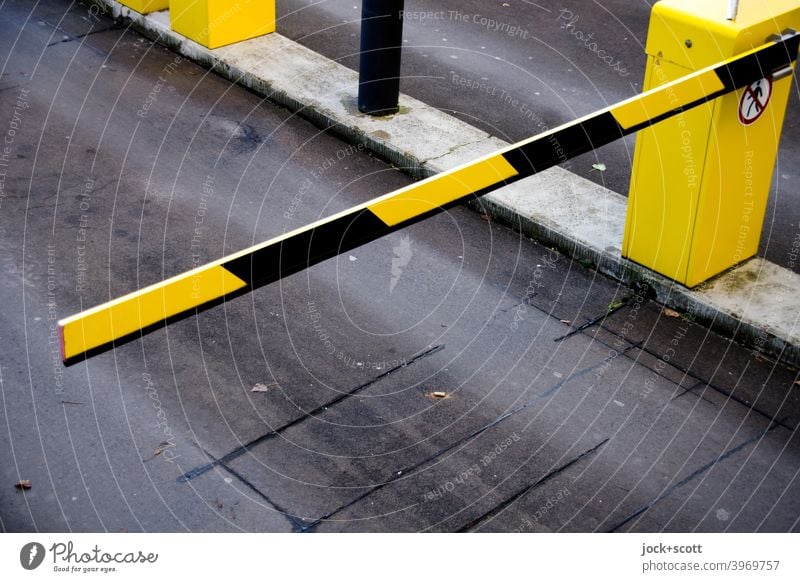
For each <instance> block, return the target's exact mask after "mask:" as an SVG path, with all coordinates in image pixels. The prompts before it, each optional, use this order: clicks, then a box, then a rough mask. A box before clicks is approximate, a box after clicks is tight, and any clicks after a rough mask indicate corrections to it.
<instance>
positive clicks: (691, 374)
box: [594, 327, 797, 431]
mask: <svg viewBox="0 0 800 582" xmlns="http://www.w3.org/2000/svg"><path fill="white" fill-rule="evenodd" d="M603 329H604V330H606V331H607V332H609V333H610V334H612V335H614V336H615V337H618V338H621V339H622V340H623V341H627V342H629V343H630V340H628V339H626V338H625V337H624V336H623V335H622V334H620V333H617V332H615V331H614V330H611V329H608V328H607V327H604V328H603ZM594 339H595V340H596V341H599V342H600V343H602V344H603V345H606V346H608V347H611V345H610V344H608V343H606V342H604V341H603V340H601V339H598V338H597V337H595V338H594ZM634 347H638V348H639V349H640V350H641V351H642V352H644V353H646V354H648V355H650V356H653V357H654V358H656V359H657V360H659V361H660V360H661V356H660V355H659V354H658V353H656V352H655V351H654V350H652V349H650V348H648V347H646V346H644V345H642V342H639V343H637V344H635V345H634ZM628 350H629V348H626V349H625V357H627V358H629V359H630V360H631V361H632V362H634V363H638V364H640V365H642V366H644V367H645V368H647V369H648V370H650V371H652V372H653V373H655V374H656V376H658V377H659V378H663V379H664V380H666V381H668V382H671V383H673V384H675V385H676V386H680V384H678V383H677V382H675V381H674V380H673V379H671V378H669V377H667V376H665V375H664V374H662V373H660V372H657V371H656V370H653V368H650V367H649V366H646V365H645V364H642V363H641V362H639V361H638V358H632V357H631V356H629V355H628V354H627V351H628ZM667 365H668V366H670V367H672V368H674V369H675V370H678V371H679V372H681V373H682V374H684V375H685V376H687V377H689V378H692V379H693V380H697V384H694V385H693V386H692V387H691V388H683V390H685V391H686V392H693V391H694V390H695V389H696V388H697V387H698V385H705V386H707V387H708V388H711V389H712V390H714V391H715V392H719V393H720V394H722V395H723V396H725V397H726V398H728V399H730V400H733V401H734V402H736V403H737V404H741V405H742V406H744V407H745V408H747V409H748V410H752V411H753V412H755V413H756V414H759V415H761V416H763V417H764V418H766V419H767V420H769V421H770V422H773V423H775V424H777V425H778V426H780V427H782V428H785V429H787V430H791V431H794V430H796V428H797V427H796V426H794V427H793V426H791V425H789V424H787V422H788V417H787V418H781V419H779V418H778V417H777V415H773V414H769V413H767V412H765V411H763V410H761V409H760V408H758V407H756V406H755V404H750V403H749V402H747V401H746V400H742V399H741V398H740V397H738V396H736V395H735V394H734V393H733V391H730V390H726V389H725V388H722V387H720V386H718V385H716V384H715V383H714V382H711V381H708V380H706V379H705V378H702V377H701V376H698V375H697V374H696V373H695V372H693V371H692V370H690V369H687V368H684V367H683V366H680V365H678V364H677V362H675V361H673V360H671V361H669V362H668V363H667ZM737 384H738V382H737ZM681 396H683V394H679V395H678V396H676V398H680V397H681ZM697 396H698V398H702V396H701V395H697ZM704 400H705V399H704ZM756 400H758V398H756ZM707 402H710V401H708V400H707Z"/></svg>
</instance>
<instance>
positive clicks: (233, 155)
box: [0, 0, 800, 532]
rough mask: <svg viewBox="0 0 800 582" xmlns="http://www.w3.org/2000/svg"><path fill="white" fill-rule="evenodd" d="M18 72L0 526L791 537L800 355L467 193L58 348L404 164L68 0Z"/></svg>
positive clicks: (366, 193) (0, 27) (7, 9)
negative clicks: (137, 292) (169, 315)
mask: <svg viewBox="0 0 800 582" xmlns="http://www.w3.org/2000/svg"><path fill="white" fill-rule="evenodd" d="M284 8H285V5H284ZM553 33H554V34H557V29H556V30H555V31H553ZM631 38H632V39H633V38H634V37H631ZM617 40H618V41H619V39H617ZM620 42H621V41H620ZM632 42H633V41H632ZM416 50H419V49H416ZM498 50H499V49H498ZM462 56H463V55H462ZM419 58H423V57H422V56H421V55H420V56H419ZM476 58H478V57H476ZM0 63H2V65H0V66H1V67H2V69H0V134H1V135H2V138H0V139H4V140H5V143H4V144H3V146H4V148H5V149H3V150H1V151H2V152H3V154H4V156H3V158H2V160H0V164H2V165H0V171H2V175H0V178H2V182H0V184H2V189H0V261H2V274H3V276H2V277H0V306H2V307H1V308H0V341H2V345H3V346H4V349H3V350H2V352H0V410H1V411H2V413H0V530H2V531H6V532H11V531H111V532H117V531H132V532H135V531H148V532H151V531H213V532H216V531H276V532H292V531H293V532H300V531H307V532H315V531H320V532H330V531H484V532H488V531H504V532H514V531H520V532H522V531H525V532H527V531H543V532H547V531H651V532H652V531H710V532H717V531H747V532H751V531H780V532H787V531H800V481H799V480H798V471H800V450H799V449H798V434H797V427H798V422H800V389H798V372H797V370H794V369H790V368H788V367H786V366H784V365H781V364H776V363H775V362H772V361H770V360H768V359H764V358H762V357H760V356H759V354H758V353H757V352H755V351H751V350H746V349H744V348H742V347H740V346H738V345H736V344H734V343H730V342H729V341H727V340H725V339H723V338H720V337H718V336H716V335H714V334H712V333H710V332H708V331H707V330H706V329H704V328H702V327H699V326H697V325H695V324H693V323H692V322H691V314H682V316H677V317H676V315H677V314H675V313H670V312H666V311H664V310H663V309H662V307H661V306H659V305H658V304H655V303H653V302H652V301H649V300H648V299H646V297H645V296H644V295H643V294H642V293H639V294H635V293H634V292H633V291H632V290H631V289H627V288H622V287H619V286H617V285H616V284H614V283H612V282H610V281H608V280H607V279H605V278H603V277H601V276H599V275H597V274H596V273H594V272H592V271H590V270H587V269H585V268H583V267H582V266H581V265H579V264H577V263H574V262H572V261H570V260H569V259H567V258H565V257H563V256H561V255H559V254H558V253H556V252H555V251H551V250H549V249H547V248H543V247H541V246H539V245H537V244H536V243H534V242H532V241H530V240H527V239H525V238H524V237H521V236H520V235H519V234H517V233H515V232H513V231H511V230H509V229H507V228H505V227H501V226H498V225H495V224H493V223H491V222H490V221H489V220H487V219H486V218H485V217H482V216H481V215H480V214H479V213H477V212H474V211H471V210H467V209H465V208H456V209H454V210H452V211H450V212H448V213H445V214H443V215H439V216H438V217H435V218H433V219H431V220H428V221H426V222H424V223H420V224H418V225H416V226H414V227H412V228H409V229H408V230H406V231H404V232H403V233H398V234H396V235H393V236H390V237H387V238H385V239H382V240H379V241H376V242H373V243H371V244H369V245H366V246H364V247H361V248H359V249H356V250H355V251H353V252H351V253H347V254H345V255H343V256H340V257H338V258H337V259H334V260H330V261H327V262H325V263H322V264H320V265H317V266H315V267H313V268H311V269H309V270H307V271H306V272H303V273H299V274H297V275H294V276H292V277H289V278H287V279H285V280H283V281H282V282H280V283H279V284H274V285H271V286H268V287H265V288H263V289H260V290H258V291H256V292H255V293H253V294H251V295H249V296H245V297H241V298H238V299H236V300H234V301H230V302H228V303H226V304H225V305H223V306H220V307H218V308H215V309H212V310H210V311H207V312H204V313H202V314H200V315H198V316H197V317H193V318H189V319H186V320H184V321H182V322H180V323H178V324H175V325H173V326H170V327H168V328H165V329H162V330H159V331H157V332H154V333H152V334H150V335H147V336H145V337H144V338H142V339H141V340H140V341H135V342H132V343H128V344H125V345H124V346H121V347H119V348H118V349H116V350H114V351H113V352H109V353H106V354H103V355H100V356H98V357H95V358H93V359H90V360H88V361H86V362H84V363H81V364H78V365H75V366H73V367H70V368H66V369H65V368H63V367H62V366H61V364H60V362H59V361H58V344H57V339H55V338H56V336H55V335H54V331H53V330H54V322H55V320H56V319H58V318H61V317H64V316H67V315H70V314H72V313H74V312H76V311H77V310H79V309H81V308H85V307H89V306H92V305H95V304H98V303H100V302H102V301H105V300H108V299H110V298H113V297H116V296H118V295H120V294H122V293H125V292H128V291H131V290H134V289H136V288H138V287H141V286H143V285H146V284H149V283H152V282H155V281H158V280H161V279H162V278H164V277H165V276H169V275H172V274H175V273H178V272H181V271H183V270H185V269H187V268H190V267H192V266H193V265H196V264H200V263H204V262H206V261H208V260H211V259H214V258H216V257H219V256H221V255H223V254H225V253H229V252H231V251H234V250H237V249H239V248H242V247H244V246H247V245H249V244H251V243H253V241H259V240H263V239H265V238H267V237H270V236H272V235H276V234H279V233H282V232H285V231H288V230H290V229H293V228H296V227H298V226H301V225H303V224H305V223H307V222H310V221H312V220H314V219H316V218H317V217H321V216H326V215H329V214H331V213H333V212H335V211H337V210H340V209H343V208H346V207H349V206H351V205H353V204H356V203H358V202H361V201H365V200H368V199H370V198H372V197H375V196H377V195H379V194H382V193H385V192H388V191H391V190H392V189H395V188H397V187H400V186H402V185H404V184H407V183H409V178H408V177H406V176H404V175H403V174H401V173H400V172H398V171H396V170H395V169H393V168H391V167H390V166H388V165H386V164H384V163H383V162H381V161H378V160H376V159H373V158H372V157H370V156H369V155H367V154H365V153H364V152H363V151H359V150H358V149H357V148H354V147H352V146H349V145H347V144H344V143H342V142H340V141H338V140H337V139H334V138H332V137H330V136H329V135H327V134H326V133H325V132H324V131H322V130H320V129H318V128H316V127H314V126H312V125H310V124H309V123H307V122H304V121H302V120H299V119H297V118H295V117H293V116H292V115H291V114H289V113H287V112H286V111H284V110H282V109H280V108H278V107H274V106H272V105H270V104H269V103H266V102H264V101H263V100H261V99H260V98H259V97H257V96H255V95H253V94H252V93H250V92H247V91H245V90H242V89H240V88H238V87H236V86H233V85H231V84H230V83H228V82H227V81H225V80H223V79H222V78H220V77H217V76H215V75H214V74H213V73H211V72H208V71H205V70H203V69H201V68H199V67H197V66H195V65H193V64H192V63H190V62H188V61H186V60H183V59H180V58H179V57H177V56H176V55H174V54H172V53H170V52H169V51H167V50H166V49H164V48H161V47H159V46H154V45H153V44H152V43H150V42H149V41H146V40H145V39H143V38H141V37H140V36H138V35H137V34H135V33H133V32H129V31H126V30H124V29H121V28H119V26H118V25H116V24H115V23H114V22H112V21H111V20H108V19H105V18H100V17H95V16H94V15H93V14H92V13H91V12H90V11H89V9H88V8H87V7H86V6H83V5H80V4H74V3H72V4H71V3H69V2H66V1H63V0H48V1H46V2H39V3H35V5H34V3H30V2H22V1H18V2H5V3H3V4H2V5H0ZM476 70H477V69H476ZM476 74H479V73H476ZM564 74H566V73H564ZM626 91H628V89H625V87H622V88H621V89H620V90H619V95H624V94H625V93H626ZM603 95H605V96H607V97H609V100H611V98H610V96H613V97H614V98H616V97H617V96H619V95H617V94H613V95H612V94H611V93H603ZM585 106H586V107H587V108H591V104H590V103H588V102H587V103H586V104H585ZM571 113H572V112H570V113H569V114H570V115H571ZM564 116H565V118H566V117H569V115H567V114H566V113H565V114H564ZM423 138H424V137H421V139H423ZM609 165H611V164H609ZM592 322H593V325H590V326H588V327H586V328H585V329H578V328H579V326H582V325H583V324H588V323H592ZM19 480H29V481H30V484H31V488H30V489H18V488H16V487H15V484H16V483H17V482H18V481H19Z"/></svg>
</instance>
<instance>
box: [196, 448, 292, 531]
mask: <svg viewBox="0 0 800 582" xmlns="http://www.w3.org/2000/svg"><path fill="white" fill-rule="evenodd" d="M203 452H204V453H205V454H206V455H208V456H209V457H211V458H212V459H213V458H214V457H213V455H211V454H210V453H209V452H208V451H206V450H203ZM216 461H217V464H218V465H219V466H220V467H222V469H224V470H225V471H227V472H228V473H230V474H231V475H233V476H234V477H236V478H237V479H238V480H239V481H241V482H242V483H243V484H244V485H245V486H246V487H247V488H248V489H250V490H251V491H253V492H254V493H255V494H256V495H258V496H259V497H261V499H263V500H264V501H266V502H267V503H268V504H269V505H270V506H271V507H272V508H273V509H275V511H277V512H278V513H280V514H281V515H283V517H285V518H286V519H287V520H288V521H289V523H291V524H292V527H293V528H294V530H295V531H302V530H303V527H304V525H305V524H304V523H303V522H302V521H300V519H298V518H297V517H295V516H294V515H292V514H291V513H289V512H288V511H287V510H286V509H284V508H283V507H281V506H279V505H278V504H277V503H275V502H274V501H273V500H272V499H270V498H269V497H267V495H266V494H264V493H263V492H262V491H261V490H260V489H259V488H258V487H256V486H255V485H253V484H252V483H250V481H248V480H247V479H245V478H244V477H243V476H242V475H240V474H239V473H238V472H237V471H236V470H235V469H233V468H231V467H229V466H228V465H226V464H225V463H223V462H221V461H219V460H216Z"/></svg>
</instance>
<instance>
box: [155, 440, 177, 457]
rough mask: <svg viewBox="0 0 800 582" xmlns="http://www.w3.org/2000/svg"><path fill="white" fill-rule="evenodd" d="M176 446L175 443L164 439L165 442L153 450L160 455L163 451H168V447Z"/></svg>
mask: <svg viewBox="0 0 800 582" xmlns="http://www.w3.org/2000/svg"><path fill="white" fill-rule="evenodd" d="M174 446H175V445H174V444H172V443H168V442H166V441H164V442H163V443H159V445H158V446H157V447H156V448H155V450H154V451H153V452H154V453H155V455H156V456H158V455H160V454H161V453H163V452H164V451H166V450H167V449H168V448H170V447H174Z"/></svg>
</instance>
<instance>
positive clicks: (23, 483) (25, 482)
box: [14, 479, 31, 489]
mask: <svg viewBox="0 0 800 582" xmlns="http://www.w3.org/2000/svg"><path fill="white" fill-rule="evenodd" d="M14 487H16V488H17V489H30V488H31V482H30V479H20V480H19V481H17V482H16V483H14Z"/></svg>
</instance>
